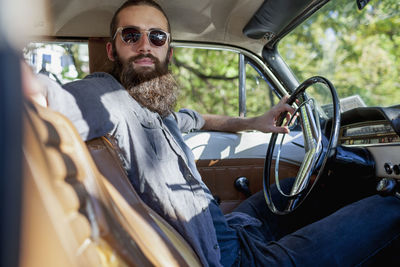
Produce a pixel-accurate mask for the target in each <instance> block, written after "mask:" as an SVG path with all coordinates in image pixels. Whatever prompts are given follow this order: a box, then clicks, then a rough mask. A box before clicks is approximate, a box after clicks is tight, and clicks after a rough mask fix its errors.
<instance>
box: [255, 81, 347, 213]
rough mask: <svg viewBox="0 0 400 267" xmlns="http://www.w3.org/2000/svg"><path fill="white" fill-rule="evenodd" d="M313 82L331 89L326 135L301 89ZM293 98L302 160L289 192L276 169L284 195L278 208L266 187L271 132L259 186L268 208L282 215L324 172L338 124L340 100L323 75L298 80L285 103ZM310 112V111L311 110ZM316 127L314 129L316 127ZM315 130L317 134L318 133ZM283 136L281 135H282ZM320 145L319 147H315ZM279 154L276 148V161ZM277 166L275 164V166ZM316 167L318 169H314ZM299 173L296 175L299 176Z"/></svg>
mask: <svg viewBox="0 0 400 267" xmlns="http://www.w3.org/2000/svg"><path fill="white" fill-rule="evenodd" d="M316 83H322V84H325V85H326V86H327V87H328V88H329V90H330V93H331V97H332V103H333V116H332V118H331V119H332V123H331V129H330V136H329V138H328V137H327V136H326V135H325V133H324V134H322V131H321V130H322V129H321V127H320V125H319V120H320V119H319V113H318V111H317V109H316V108H315V107H312V106H311V105H310V103H311V102H313V100H312V99H308V98H307V97H306V96H305V95H304V92H305V90H306V89H307V88H309V87H310V86H311V85H313V84H316ZM297 99H299V100H301V101H302V102H301V103H300V105H299V107H298V108H297V110H296V112H298V113H300V117H301V119H302V120H301V123H302V128H303V138H305V140H304V145H305V150H306V154H305V160H303V162H302V164H301V166H300V170H299V172H298V174H297V176H296V178H295V181H294V183H293V185H292V189H291V190H290V194H285V193H283V191H282V190H281V189H280V186H279V180H278V170H277V169H276V170H275V172H276V175H275V176H276V177H275V178H276V180H277V184H276V186H277V189H278V192H279V193H280V194H281V195H282V196H283V197H284V198H287V199H288V200H287V205H286V208H285V209H284V210H282V209H278V208H277V207H276V205H275V204H274V202H273V200H272V197H271V189H270V178H271V168H272V160H273V153H274V150H275V145H276V141H277V138H278V135H279V134H278V133H273V134H272V136H271V139H270V142H269V145H268V149H267V152H266V156H265V163H264V171H263V190H264V197H265V200H266V203H267V206H268V208H269V209H270V210H271V211H272V212H273V213H275V214H279V215H285V214H289V213H291V212H293V211H294V210H295V209H297V208H298V207H299V206H300V204H301V203H302V202H303V201H304V199H305V198H306V197H307V196H308V194H309V193H310V192H311V190H312V189H313V188H314V186H315V184H316V183H317V181H318V179H319V178H320V176H321V175H322V174H323V173H324V171H325V167H326V165H327V162H328V161H329V159H331V158H332V156H334V154H335V151H336V146H337V141H338V136H339V128H340V102H339V98H338V96H337V93H336V89H335V87H334V86H333V84H332V83H331V82H330V81H329V80H328V79H326V78H324V77H322V76H315V77H311V78H309V79H307V80H306V81H304V82H303V83H302V84H300V85H299V86H298V87H297V88H296V90H295V91H294V93H293V94H292V95H291V96H290V97H289V99H288V101H287V103H288V104H289V105H292V104H293V103H294V102H295V101H296V100H297ZM313 113H314V114H313ZM285 117H286V114H282V115H281V116H280V118H279V119H278V121H277V125H282V123H283V121H284V118H285ZM317 127H318V129H316V128H317ZM318 131H319V134H318ZM314 138H316V139H318V138H319V141H318V140H317V142H316V143H315V139H314ZM282 140H283V137H282ZM318 146H320V147H318ZM279 155H280V149H279V151H278V157H277V159H276V163H277V164H279ZM276 168H277V166H276ZM317 169H319V170H318V171H317ZM315 171H317V175H316V178H315V180H314V182H313V184H312V185H311V186H310V185H309V182H310V180H311V175H312V174H313V173H314V172H315ZM299 175H300V176H299Z"/></svg>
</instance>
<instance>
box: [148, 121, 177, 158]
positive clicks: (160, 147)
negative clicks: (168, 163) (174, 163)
mask: <svg viewBox="0 0 400 267" xmlns="http://www.w3.org/2000/svg"><path fill="white" fill-rule="evenodd" d="M141 124H142V127H143V130H144V132H145V134H146V137H147V141H148V144H149V146H150V147H151V150H152V151H153V152H154V155H155V157H156V158H157V159H159V160H163V161H164V160H171V159H174V158H175V157H176V155H175V153H174V151H173V150H172V149H171V148H170V145H169V142H168V140H167V138H166V137H165V133H164V131H163V129H162V128H161V127H159V126H154V125H155V124H154V123H141Z"/></svg>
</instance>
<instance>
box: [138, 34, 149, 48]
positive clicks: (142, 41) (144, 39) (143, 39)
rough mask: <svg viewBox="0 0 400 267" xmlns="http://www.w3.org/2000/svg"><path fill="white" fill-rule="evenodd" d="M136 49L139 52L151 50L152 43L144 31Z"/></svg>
mask: <svg viewBox="0 0 400 267" xmlns="http://www.w3.org/2000/svg"><path fill="white" fill-rule="evenodd" d="M136 50H137V52H139V53H147V52H150V50H151V44H150V41H149V38H148V37H147V34H146V33H143V34H142V36H141V37H140V39H139V41H138V42H137V44H136Z"/></svg>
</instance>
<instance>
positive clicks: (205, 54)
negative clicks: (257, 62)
mask: <svg viewBox="0 0 400 267" xmlns="http://www.w3.org/2000/svg"><path fill="white" fill-rule="evenodd" d="M172 63H173V64H172V66H171V70H172V73H173V74H174V76H175V79H176V80H177V82H178V84H179V90H180V96H179V99H178V105H177V109H179V108H183V107H186V108H191V109H194V110H196V111H198V112H200V113H210V114H224V115H231V116H237V115H238V114H239V76H238V75H239V74H238V69H239V55H238V54H237V53H234V52H230V51H221V50H206V49H193V48H174V56H173V62H172ZM246 75H247V77H246V88H247V101H246V104H247V115H248V116H254V115H260V114H262V113H264V112H265V111H266V110H268V109H269V108H270V106H271V100H270V95H269V94H270V90H269V88H268V85H267V84H266V82H265V81H264V80H262V78H261V77H259V75H258V73H257V72H256V71H255V70H254V68H252V67H251V66H249V65H247V67H246Z"/></svg>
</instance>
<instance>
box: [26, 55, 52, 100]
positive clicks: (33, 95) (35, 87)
mask: <svg viewBox="0 0 400 267" xmlns="http://www.w3.org/2000/svg"><path fill="white" fill-rule="evenodd" d="M21 78H22V90H23V94H24V96H25V97H26V98H27V99H29V100H31V101H34V102H36V103H37V104H39V105H41V106H43V107H47V91H46V88H45V87H44V86H43V85H42V84H41V83H40V82H39V81H38V80H37V78H36V77H35V75H34V74H33V72H32V70H31V68H30V67H29V65H28V64H27V63H26V62H25V61H21Z"/></svg>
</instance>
